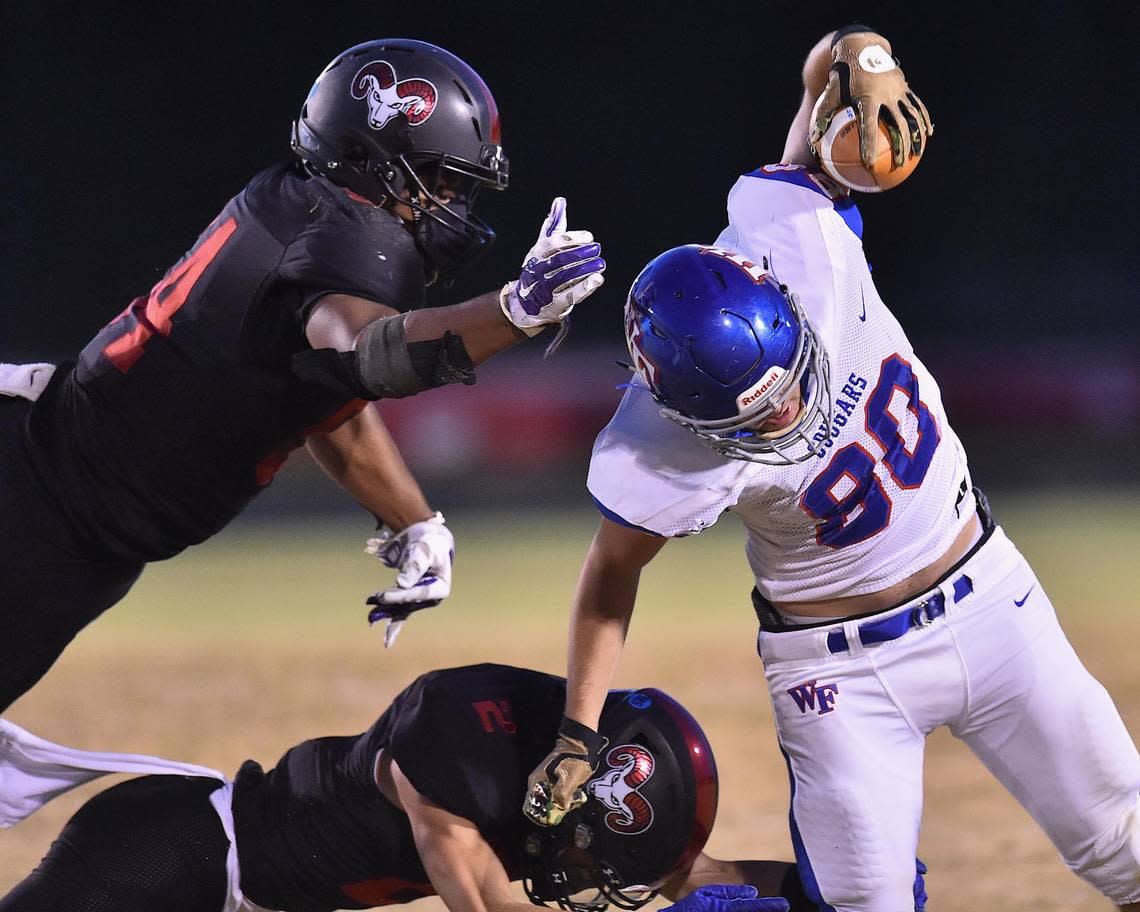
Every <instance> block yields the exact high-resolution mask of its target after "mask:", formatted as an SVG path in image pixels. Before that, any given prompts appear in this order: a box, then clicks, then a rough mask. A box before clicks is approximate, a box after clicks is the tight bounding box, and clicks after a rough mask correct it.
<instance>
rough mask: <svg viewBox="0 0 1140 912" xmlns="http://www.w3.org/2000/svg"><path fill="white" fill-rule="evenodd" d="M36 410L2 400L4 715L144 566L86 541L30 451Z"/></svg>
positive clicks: (0, 668)
mask: <svg viewBox="0 0 1140 912" xmlns="http://www.w3.org/2000/svg"><path fill="white" fill-rule="evenodd" d="M30 405H31V403H29V402H27V401H26V400H23V399H13V398H11V397H9V396H2V395H0V713H3V712H4V710H6V709H7V708H8V707H9V706H10V705H11V704H12V703H13V702H14V701H15V700H16V698H17V697H19V696H20V695H21V694H23V693H24V692H25V691H27V690H28V689H30V688H31V687H32V685H33V684H35V683H36V681H38V680H39V679H40V678H41V677H43V675H44V673H45V672H46V671H47V670H48V669H49V668H51V666H52V664H53V663H54V662H55V660H56V659H57V658H59V655H60V653H62V652H63V650H64V648H65V647H66V646H67V644H68V643H70V642H71V640H72V639H73V638H74V637H75V635H76V634H77V633H79V631H80V630H82V629H83V628H84V627H85V626H87V624H89V623H90V622H91V621H93V620H94V619H95V618H97V617H98V616H99V615H100V614H102V613H103V612H104V611H106V610H107V609H108V608H110V607H111V606H112V605H114V604H115V603H116V602H117V601H119V600H120V599H121V598H122V597H123V596H124V595H126V594H127V591H128V590H129V589H130V588H131V586H132V585H133V584H134V582H135V580H137V579H138V577H139V574H140V573H142V570H143V566H144V564H143V563H141V562H134V561H124V560H118V559H113V558H109V557H107V556H104V555H100V554H98V553H96V552H95V551H94V549H92V548H91V547H90V546H87V545H85V544H84V542H83V539H82V536H81V535H79V533H78V532H77V531H76V530H75V529H74V528H73V527H72V525H71V523H70V521H69V520H68V519H67V518H66V516H65V515H64V514H63V511H62V510H61V507H60V505H59V503H58V502H57V501H56V500H55V499H54V498H53V496H52V494H51V493H50V491H49V490H48V489H47V488H46V487H45V485H44V483H43V482H42V481H41V479H40V476H39V475H38V474H37V473H36V470H35V466H34V465H33V464H32V460H31V457H30V456H29V454H28V452H27V450H26V448H25V444H24V434H23V422H24V420H25V419H26V416H27V413H28V409H29V407H30Z"/></svg>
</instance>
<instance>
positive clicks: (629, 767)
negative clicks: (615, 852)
mask: <svg viewBox="0 0 1140 912" xmlns="http://www.w3.org/2000/svg"><path fill="white" fill-rule="evenodd" d="M606 766H608V767H609V769H608V770H607V771H606V772H604V773H602V774H601V775H600V776H598V777H597V778H595V779H593V780H591V781H590V783H589V784H588V785H587V786H586V791H587V793H589V795H590V796H591V797H593V798H597V799H598V801H600V802H601V803H602V804H603V805H604V806H605V807H606V808H608V809H609V813H607V814H606V816H605V818H604V819H605V824H606V827H607V828H609V829H611V830H613V831H614V832H615V833H621V834H622V835H624V836H635V835H637V834H638V833H644V832H645V831H646V830H648V829H649V828H650V827H651V826H652V825H653V806H652V805H651V804H650V803H649V802H648V801H647V800H646V799H645V796H644V795H642V794H641V792H640V791H638V789H639V787H640V786H641V785H643V784H644V783H645V782H646V781H648V779H649V777H650V776H652V775H653V766H654V763H653V755H652V754H651V753H649V751H647V750H646V749H645V748H644V747H641V746H640V745H637V744H621V745H618V746H617V747H615V748H613V749H611V750H610V752H609V753H607V754H606Z"/></svg>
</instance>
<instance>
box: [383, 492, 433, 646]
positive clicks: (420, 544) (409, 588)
mask: <svg viewBox="0 0 1140 912" xmlns="http://www.w3.org/2000/svg"><path fill="white" fill-rule="evenodd" d="M364 550H365V551H367V552H368V553H369V554H375V555H376V557H377V558H379V560H380V563H382V564H383V565H384V566H385V567H391V568H392V569H394V570H399V571H400V572H399V575H397V577H396V585H395V586H391V587H390V588H388V589H385V590H383V591H382V592H377V593H376V594H375V595H372V596H371V597H369V599H368V601H367V604H369V605H374V606H375V607H374V608H373V609H372V610H371V611H370V612H369V614H368V623H369V624H375V623H376V622H377V621H383V620H387V621H388V627H387V629H386V630H385V631H384V646H385V648H389V647H391V645H392V644H393V643H395V642H396V637H397V636H398V635H399V633H400V629H401V628H402V627H403V626H404V621H406V620H407V619H408V616H409V615H410V614H412V612H414V611H420V610H422V609H424V608H434V607H435V606H436V605H438V604H439V603H440V602H442V601H443V600H444V599H445V598H447V597H448V595H450V594H451V563H452V561H453V560H454V559H455V538H454V537H453V536H452V534H451V530H450V529H448V528H447V525H446V524H445V522H444V519H443V514H442V513H439V512H436V514H435V516H432V517H431V518H430V519H425V520H423V521H422V522H418V523H412V524H411V525H410V526H408V527H407V528H406V529H404V530H403V531H401V532H393V531H392V530H391V529H389V528H387V527H385V528H384V529H383V530H382V531H381V533H380V535H379V536H378V537H377V538H370V539H368V543H367V545H366V546H365V548H364Z"/></svg>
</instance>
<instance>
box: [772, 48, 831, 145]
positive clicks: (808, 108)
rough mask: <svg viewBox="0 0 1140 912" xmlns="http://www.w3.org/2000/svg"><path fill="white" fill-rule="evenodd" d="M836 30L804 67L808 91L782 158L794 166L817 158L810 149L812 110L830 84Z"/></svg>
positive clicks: (797, 112)
mask: <svg viewBox="0 0 1140 912" xmlns="http://www.w3.org/2000/svg"><path fill="white" fill-rule="evenodd" d="M834 36H835V32H828V33H827V34H826V35H824V36H823V37H822V38H820V39H819V41H818V42H817V43H816V45H815V46H814V47H813V48H812V49H811V50H810V51H809V52H808V55H807V59H806V60H805V61H804V67H803V74H802V75H803V84H804V94H803V98H802V99H800V107H799V110H798V111H796V116H795V117H794V118H793V119H792V124H791V126H790V127H789V128H788V138H787V140H786V141H785V143H784V154H783V156H782V157H781V159H780V161H782V162H785V163H787V164H793V165H811V164H814V163H815V162H814V159H813V157H812V155H811V152H810V151H809V150H808V145H807V142H808V133H809V132H810V130H811V112H812V108H813V107H814V106H815V100H816V99H817V98H819V96H820V94H822V92H823V90H824V88H825V87H826V86H827V79H828V74H829V72H830V70H831V39H832V38H833V37H834Z"/></svg>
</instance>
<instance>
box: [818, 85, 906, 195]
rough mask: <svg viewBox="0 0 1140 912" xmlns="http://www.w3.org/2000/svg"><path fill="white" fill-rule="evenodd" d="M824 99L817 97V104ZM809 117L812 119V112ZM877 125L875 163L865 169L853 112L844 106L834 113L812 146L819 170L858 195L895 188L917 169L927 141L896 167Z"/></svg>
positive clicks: (882, 129) (885, 136) (887, 141)
mask: <svg viewBox="0 0 1140 912" xmlns="http://www.w3.org/2000/svg"><path fill="white" fill-rule="evenodd" d="M823 97H824V96H822V95H821V96H820V101H822V100H823ZM816 104H817V106H818V104H819V102H816ZM812 118H813V120H814V119H815V112H813V114H812ZM878 126H879V130H878V136H877V137H876V139H877V143H876V147H875V161H874V164H873V165H872V167H871V168H869V169H868V168H867V167H866V166H865V165H864V164H863V161H862V159H861V158H860V156H859V124H858V122H857V121H856V118H855V111H854V109H853V108H851V107H846V108H842V109H840V110H839V111H836V112H835V116H834V117H832V118H831V123H830V124H829V125H828V127H827V130H826V132H824V134H823V135H822V136H821V137H820V138H819V140H818V141H817V142H815V143H814V144H813V145H812V151H813V152H814V153H815V156H816V158H817V159H818V160H819V164H820V167H821V168H823V170H824V171H826V172H827V174H828V175H830V176H831V177H833V178H835V179H836V180H837V181H839V183H841V184H843V186H845V187H849V188H850V189H852V190H858V191H860V192H861V193H878V192H880V191H882V190H890V189H891V188H892V187H897V186H898V185H899V184H901V183H902V182H903V181H904V180H906V179H907V178H908V177H910V175H911V174H912V173H913V172H914V169H915V168H917V167H918V163H919V161H921V160H922V155H923V153H925V152H926V143H927V141H928V138H927V137H925V136H924V137H923V142H922V151H921V152H919V154H918V155H914V156H911V158H910V160H909V161H907V163H906V164H905V165H903V166H902V167H895V164H894V160H893V158H892V156H891V140H890V136H889V135H888V133H887V128H886V127H885V126H884V125H883V121H882V120H881V119H880V120H879V124H878Z"/></svg>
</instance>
